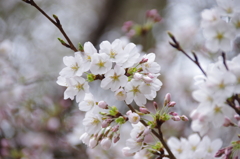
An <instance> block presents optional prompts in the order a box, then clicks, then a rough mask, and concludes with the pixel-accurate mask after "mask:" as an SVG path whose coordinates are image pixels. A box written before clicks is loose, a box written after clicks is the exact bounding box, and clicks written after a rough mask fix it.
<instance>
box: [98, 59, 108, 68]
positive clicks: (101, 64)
mask: <svg viewBox="0 0 240 159" xmlns="http://www.w3.org/2000/svg"><path fill="white" fill-rule="evenodd" d="M105 63H106V62H102V60H99V62H98V63H97V65H98V67H99V68H102V67H104V64H105Z"/></svg>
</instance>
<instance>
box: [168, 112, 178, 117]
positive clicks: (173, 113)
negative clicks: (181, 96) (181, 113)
mask: <svg viewBox="0 0 240 159" xmlns="http://www.w3.org/2000/svg"><path fill="white" fill-rule="evenodd" d="M169 114H170V115H172V116H177V115H178V113H176V112H170V113H169Z"/></svg>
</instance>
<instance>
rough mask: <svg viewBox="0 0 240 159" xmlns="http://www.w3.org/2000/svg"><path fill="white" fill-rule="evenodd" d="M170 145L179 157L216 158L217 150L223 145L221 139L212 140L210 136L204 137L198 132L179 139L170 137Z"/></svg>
mask: <svg viewBox="0 0 240 159" xmlns="http://www.w3.org/2000/svg"><path fill="white" fill-rule="evenodd" d="M167 143H168V145H169V147H170V148H171V150H172V152H173V153H174V155H175V156H176V158H178V159H193V158H194V159H202V158H208V159H214V158H215V154H216V152H217V151H218V150H219V148H221V146H222V140H221V139H215V140H213V141H211V140H210V138H209V137H208V136H204V137H203V138H202V139H201V138H200V137H199V135H197V134H192V135H190V136H189V137H188V139H186V138H180V140H179V139H177V138H176V137H170V138H169V139H168V142H167Z"/></svg>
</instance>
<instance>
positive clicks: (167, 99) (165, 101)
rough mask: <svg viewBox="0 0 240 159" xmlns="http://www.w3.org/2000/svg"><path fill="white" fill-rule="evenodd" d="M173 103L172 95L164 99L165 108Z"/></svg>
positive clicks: (168, 94) (167, 95)
mask: <svg viewBox="0 0 240 159" xmlns="http://www.w3.org/2000/svg"><path fill="white" fill-rule="evenodd" d="M170 102H171V94H170V93H167V94H166V95H165V98H164V106H167V104H169V103H170Z"/></svg>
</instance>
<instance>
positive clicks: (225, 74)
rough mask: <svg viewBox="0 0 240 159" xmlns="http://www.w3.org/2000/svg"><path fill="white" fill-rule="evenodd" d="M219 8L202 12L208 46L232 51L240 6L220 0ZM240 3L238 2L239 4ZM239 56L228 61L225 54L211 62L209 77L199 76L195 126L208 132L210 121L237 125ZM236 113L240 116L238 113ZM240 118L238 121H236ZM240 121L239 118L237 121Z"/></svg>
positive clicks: (237, 27)
mask: <svg viewBox="0 0 240 159" xmlns="http://www.w3.org/2000/svg"><path fill="white" fill-rule="evenodd" d="M217 2H218V7H216V8H212V9H208V10H204V11H203V12H202V22H201V27H202V28H203V34H204V37H205V38H206V47H207V48H208V49H210V50H212V51H214V52H215V51H230V50H231V49H232V46H231V44H232V41H233V40H234V38H235V36H236V35H239V34H238V33H239V29H240V25H239V24H240V19H239V17H240V16H239V15H240V8H239V7H238V6H239V4H238V3H239V1H229V2H226V1H222V0H217ZM237 4H238V5H237ZM239 61H240V56H239V55H238V56H236V57H234V58H233V59H232V60H231V61H227V60H226V59H225V56H222V57H220V58H219V61H218V62H216V63H213V64H210V65H209V66H208V67H207V69H206V76H197V77H196V78H195V79H196V84H197V85H198V87H199V89H198V90H196V91H194V92H193V97H194V99H195V100H197V101H198V102H200V104H199V106H198V108H197V109H196V110H194V111H193V112H192V113H191V117H192V119H193V122H192V129H193V130H194V131H197V132H200V133H201V134H204V133H206V132H207V131H208V130H209V128H210V127H211V124H213V125H214V126H215V127H217V128H219V127H220V126H223V125H224V126H229V125H232V126H235V124H234V123H232V122H231V119H233V116H234V113H238V112H239V110H240V109H239V108H240V107H239V98H238V94H239V93H240V85H239V84H240V83H239V81H240V64H239ZM235 116H236V117H235V118H237V116H239V115H237V114H236V115H235ZM237 121H238V120H237ZM236 125H238V126H240V123H239V121H238V124H236Z"/></svg>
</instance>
